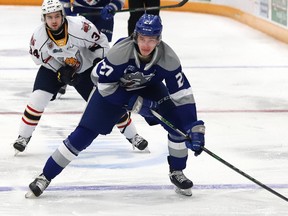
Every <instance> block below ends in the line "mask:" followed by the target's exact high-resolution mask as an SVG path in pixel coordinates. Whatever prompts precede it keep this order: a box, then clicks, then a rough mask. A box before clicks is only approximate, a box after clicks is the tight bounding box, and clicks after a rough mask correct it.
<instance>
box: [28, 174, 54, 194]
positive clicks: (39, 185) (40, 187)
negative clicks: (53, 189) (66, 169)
mask: <svg viewBox="0 0 288 216" xmlns="http://www.w3.org/2000/svg"><path fill="white" fill-rule="evenodd" d="M49 184H50V181H48V180H47V179H46V177H45V176H44V175H43V174H41V175H39V176H38V177H37V178H36V179H35V180H34V181H33V182H31V183H30V184H29V188H30V190H29V191H28V192H27V193H26V194H25V198H35V197H39V196H40V195H41V194H42V193H43V191H44V190H45V189H46V188H47V187H48V185H49Z"/></svg>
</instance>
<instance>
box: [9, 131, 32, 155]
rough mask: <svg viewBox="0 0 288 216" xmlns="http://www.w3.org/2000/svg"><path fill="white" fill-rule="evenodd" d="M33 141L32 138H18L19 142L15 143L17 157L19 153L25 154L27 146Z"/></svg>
mask: <svg viewBox="0 0 288 216" xmlns="http://www.w3.org/2000/svg"><path fill="white" fill-rule="evenodd" d="M30 139H31V136H30V137H28V138H25V137H22V136H20V135H19V136H18V138H17V140H16V141H15V142H14V143H13V147H14V149H15V156H16V155H17V154H18V153H19V152H23V151H24V150H25V148H26V146H27V145H28V143H29V141H30Z"/></svg>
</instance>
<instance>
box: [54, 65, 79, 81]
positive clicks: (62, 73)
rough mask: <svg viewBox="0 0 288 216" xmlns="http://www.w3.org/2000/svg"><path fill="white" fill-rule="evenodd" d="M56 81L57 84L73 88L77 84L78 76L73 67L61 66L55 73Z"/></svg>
mask: <svg viewBox="0 0 288 216" xmlns="http://www.w3.org/2000/svg"><path fill="white" fill-rule="evenodd" d="M57 79H58V81H59V82H61V83H64V84H68V85H71V86H75V85H77V84H78V83H79V81H80V80H79V75H78V74H77V73H76V71H75V70H74V68H73V67H71V66H69V65H65V66H62V67H61V68H59V69H58V71H57Z"/></svg>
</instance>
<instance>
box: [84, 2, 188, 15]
mask: <svg viewBox="0 0 288 216" xmlns="http://www.w3.org/2000/svg"><path fill="white" fill-rule="evenodd" d="M188 1H189V0H182V1H181V2H179V3H177V4H174V5H164V6H155V7H143V8H127V9H122V10H118V11H115V13H123V12H139V11H150V10H161V9H168V8H177V7H182V6H183V5H184V4H186V3H187V2H188ZM89 9H93V8H89ZM99 14H100V10H99V8H95V12H89V13H81V15H83V16H87V15H99Z"/></svg>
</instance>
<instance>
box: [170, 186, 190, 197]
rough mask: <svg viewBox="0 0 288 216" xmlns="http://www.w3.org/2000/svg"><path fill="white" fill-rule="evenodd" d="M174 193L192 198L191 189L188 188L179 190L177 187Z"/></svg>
mask: <svg viewBox="0 0 288 216" xmlns="http://www.w3.org/2000/svg"><path fill="white" fill-rule="evenodd" d="M174 189H175V192H176V193H177V194H180V195H184V196H192V190H191V188H188V189H180V188H178V187H175V188H174Z"/></svg>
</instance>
